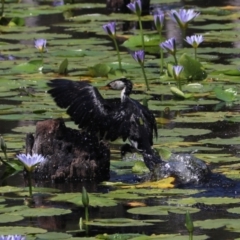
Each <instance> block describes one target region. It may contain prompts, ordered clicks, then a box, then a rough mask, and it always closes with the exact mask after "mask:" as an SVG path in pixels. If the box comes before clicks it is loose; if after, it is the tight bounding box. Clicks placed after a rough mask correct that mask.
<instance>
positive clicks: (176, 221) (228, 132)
mask: <svg viewBox="0 0 240 240" xmlns="http://www.w3.org/2000/svg"><path fill="white" fill-rule="evenodd" d="M23 2H25V3H27V2H30V3H34V4H36V2H35V1H27V0H24V1H23ZM88 2H89V1H88ZM91 2H96V1H95V0H92V1H91ZM98 2H100V3H105V0H101V1H98ZM41 4H45V3H44V2H42V3H41ZM49 4H51V3H49ZM185 4H187V5H188V6H189V1H181V5H182V6H184V5H185ZM191 4H192V5H195V6H200V7H208V6H226V5H233V6H239V5H240V2H239V1H237V0H236V1H218V0H214V1H213V0H209V1H192V2H191ZM171 6H172V5H167V6H166V7H167V8H169V7H171ZM174 6H175V5H174ZM176 7H179V5H177V6H176ZM91 13H101V14H108V11H107V10H106V9H105V8H97V9H96V8H92V9H85V8H84V9H75V10H73V16H78V15H82V14H91ZM230 21H231V20H229V22H230ZM64 22H68V21H67V20H66V19H65V18H64V16H63V14H62V13H59V14H53V15H49V16H47V17H46V16H45V15H41V16H38V17H29V18H27V19H26V25H27V26H31V27H33V26H50V29H49V30H47V31H46V32H51V33H65V28H64V27H58V26H57V24H60V23H64ZM213 22H214V21H213ZM120 24H122V28H123V30H124V32H129V29H130V30H132V29H134V28H137V27H138V25H137V24H136V23H133V24H132V23H129V22H128V21H126V22H124V21H123V22H120V23H119V25H120ZM194 24H196V26H197V25H201V24H202V22H200V23H198V22H196V23H194ZM144 28H145V29H147V28H148V29H149V28H150V29H151V28H152V23H148V22H147V23H145V24H144ZM90 31H91V30H90ZM196 32H197V33H199V32H201V31H199V30H196V29H194V28H191V29H189V30H188V32H187V35H190V34H193V33H196ZM68 33H69V32H68ZM164 34H165V37H166V38H170V37H176V38H177V40H178V42H179V44H180V45H181V44H182V43H181V41H182V37H181V31H180V30H179V28H178V27H177V26H176V24H175V23H174V22H172V21H166V25H165V27H164ZM71 35H72V38H77V39H80V38H85V39H87V38H88V37H89V36H90V35H91V36H96V35H95V33H93V32H90V33H86V32H80V33H79V32H72V33H71ZM98 37H102V38H106V36H105V35H104V34H103V35H102V36H99V35H98ZM66 41H67V40H66ZM16 42H17V40H16ZM21 42H22V43H24V44H27V45H29V46H30V45H31V46H32V45H33V41H21ZM111 44H112V43H111ZM204 44H205V45H204V46H209V47H232V45H231V43H221V42H217V43H204ZM235 44H236V45H235V47H236V46H238V45H239V43H235ZM122 49H124V47H122ZM124 50H126V49H124ZM215 54H216V53H215ZM219 56H220V59H219V60H218V61H220V62H221V63H222V60H223V58H222V57H221V54H220V53H219ZM225 56H226V55H223V57H225ZM230 57H231V58H233V57H234V56H233V55H231V56H230ZM1 104H16V105H18V104H20V102H16V103H13V102H11V101H7V100H3V99H1V98H0V105H1ZM213 108H214V106H212V105H211V106H208V107H206V106H204V107H202V108H201V106H195V107H193V108H192V109H191V110H190V111H189V112H199V111H202V112H207V111H209V112H213V111H214V109H213ZM229 110H231V111H232V109H228V108H224V109H222V111H225V112H227V111H229ZM237 111H239V109H237ZM171 114H172V115H171ZM176 114H181V112H171V113H170V116H169V118H171V117H172V116H173V117H174V116H175V115H176ZM156 115H157V116H160V115H161V113H160V112H156ZM28 124H35V121H33V122H29V121H8V120H0V134H9V133H11V130H12V129H13V128H15V127H17V126H27V125H28ZM164 127H166V128H168V129H172V128H176V127H177V128H185V127H189V128H203V129H210V130H211V131H212V132H211V133H210V134H208V136H207V138H217V137H219V138H231V137H235V136H239V124H236V123H234V124H233V123H229V122H225V121H221V122H216V123H181V122H180V123H176V122H171V123H169V124H166V126H164ZM202 138H206V135H205V136H201V135H200V136H187V137H185V141H189V142H190V141H192V142H197V141H199V140H201V139H202ZM221 147H222V150H221V152H224V153H226V152H227V153H228V152H230V153H232V154H237V153H238V152H239V149H238V148H239V147H238V146H237V145H233V146H221ZM113 148H114V149H119V145H117V144H113ZM133 179H134V180H136V178H134V176H131V175H126V176H123V177H119V178H118V176H117V175H116V174H112V175H111V180H115V181H121V180H125V181H127V182H131V180H133ZM4 184H7V185H18V186H24V185H25V184H26V182H25V180H24V177H23V175H22V174H19V175H16V176H14V177H11V178H9V179H8V180H7V181H6V182H5V183H4ZM35 186H36V187H51V188H57V189H60V190H61V191H62V192H81V190H82V186H84V187H85V188H86V189H87V190H88V192H100V193H105V192H108V191H109V190H110V188H108V187H103V186H99V185H98V183H96V182H73V183H69V182H65V183H55V182H52V181H51V180H48V181H45V182H36V183H35ZM203 195H206V196H212V195H214V196H221V197H222V196H231V197H237V198H238V197H239V195H240V187H239V185H238V184H237V185H236V187H234V188H232V189H229V188H228V189H226V188H219V189H217V188H215V189H207V191H206V192H205V193H203V194H201V195H199V196H203ZM166 200H167V199H164V198H163V199H160V200H159V199H154V198H152V199H146V200H144V201H145V202H146V203H147V204H148V205H157V204H158V205H160V204H166ZM46 202H47V201H46V200H45V199H42V198H41V197H39V199H38V200H37V203H38V204H39V206H42V205H45V204H49V203H46ZM14 204H15V203H14ZM20 204H21V203H20ZM54 204H55V205H56V206H64V207H67V208H68V207H71V208H73V213H72V214H70V215H66V216H60V217H40V218H36V219H35V220H33V221H32V222H31V223H33V224H34V225H35V226H40V227H43V228H44V229H48V230H51V231H53V230H59V231H62V232H65V231H66V230H76V229H78V221H79V217H82V216H83V215H84V213H83V208H81V207H77V206H72V205H71V204H65V203H54ZM126 210H127V207H125V206H124V204H119V205H118V206H116V207H109V208H99V207H96V208H90V217H91V218H116V217H129V218H135V219H145V216H142V215H137V214H136V215H132V214H129V213H127V211H126ZM213 217H214V218H227V217H228V213H226V211H225V209H221V208H219V209H218V208H217V209H205V210H202V211H201V212H199V213H197V214H194V217H193V218H194V220H195V219H198V220H201V219H203V220H204V219H208V218H213ZM233 217H234V216H232V215H231V218H233ZM159 218H160V217H158V216H156V217H155V216H154V217H152V216H151V219H159ZM235 218H236V219H237V216H235ZM161 219H163V220H166V222H161V223H156V224H155V225H153V226H152V227H141V228H138V227H129V228H118V229H116V228H108V229H106V228H103V227H90V228H89V229H90V231H89V235H90V236H95V235H96V234H98V233H105V232H108V233H109V234H111V233H116V232H120V233H123V232H125V233H126V232H132V233H145V234H149V235H150V234H152V233H155V234H160V233H184V234H187V231H186V229H185V227H184V222H185V216H184V215H179V214H173V213H170V214H169V215H168V216H161ZM26 222H27V220H24V221H22V222H21V224H22V225H26ZM196 233H197V234H208V235H209V236H210V239H215V240H216V239H218V240H226V239H234V237H235V236H238V237H239V234H237V233H231V234H230V233H229V232H227V231H223V230H220V231H203V230H199V229H197V230H196ZM79 235H80V236H81V234H79Z"/></svg>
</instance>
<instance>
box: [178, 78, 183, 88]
mask: <svg viewBox="0 0 240 240" xmlns="http://www.w3.org/2000/svg"><path fill="white" fill-rule="evenodd" d="M177 81H178V88H179V89H180V90H181V91H182V85H181V81H180V78H179V79H178V80H177Z"/></svg>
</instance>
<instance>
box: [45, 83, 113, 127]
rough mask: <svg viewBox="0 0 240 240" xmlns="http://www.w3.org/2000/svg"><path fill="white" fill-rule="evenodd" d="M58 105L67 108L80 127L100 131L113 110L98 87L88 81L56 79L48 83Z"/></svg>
mask: <svg viewBox="0 0 240 240" xmlns="http://www.w3.org/2000/svg"><path fill="white" fill-rule="evenodd" d="M48 86H50V87H51V89H50V90H49V91H48V93H50V94H51V96H52V97H53V99H54V100H55V102H56V103H57V105H58V106H59V107H61V108H67V113H68V114H69V115H70V116H71V118H72V120H74V122H75V123H76V124H78V126H79V127H80V128H83V129H94V130H95V131H99V130H100V129H101V130H102V128H105V129H106V127H105V125H106V119H107V116H108V114H110V113H111V111H112V110H113V108H112V106H111V105H110V104H109V102H106V101H105V99H104V98H103V97H102V96H101V94H100V93H99V91H98V89H97V88H95V87H93V86H92V85H90V84H88V83H87V82H83V81H82V82H74V81H71V80H68V79H54V80H51V81H50V82H49V83H48Z"/></svg>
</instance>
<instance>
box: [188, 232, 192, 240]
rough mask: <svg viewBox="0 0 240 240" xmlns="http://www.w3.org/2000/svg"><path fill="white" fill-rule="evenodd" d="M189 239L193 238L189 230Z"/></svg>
mask: <svg viewBox="0 0 240 240" xmlns="http://www.w3.org/2000/svg"><path fill="white" fill-rule="evenodd" d="M189 240H193V233H192V232H189Z"/></svg>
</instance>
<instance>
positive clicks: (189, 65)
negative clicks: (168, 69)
mask: <svg viewBox="0 0 240 240" xmlns="http://www.w3.org/2000/svg"><path fill="white" fill-rule="evenodd" d="M178 64H179V65H181V66H183V67H184V69H183V76H184V78H186V79H188V80H203V79H205V78H206V77H207V73H206V71H205V70H204V68H203V66H202V64H201V63H200V62H199V61H197V60H195V59H194V58H191V57H190V56H188V55H187V54H185V53H184V54H183V55H182V56H181V57H180V58H179V63H178Z"/></svg>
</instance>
